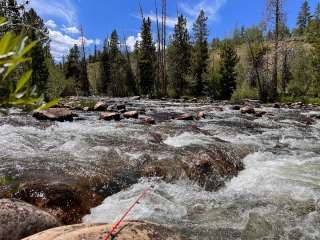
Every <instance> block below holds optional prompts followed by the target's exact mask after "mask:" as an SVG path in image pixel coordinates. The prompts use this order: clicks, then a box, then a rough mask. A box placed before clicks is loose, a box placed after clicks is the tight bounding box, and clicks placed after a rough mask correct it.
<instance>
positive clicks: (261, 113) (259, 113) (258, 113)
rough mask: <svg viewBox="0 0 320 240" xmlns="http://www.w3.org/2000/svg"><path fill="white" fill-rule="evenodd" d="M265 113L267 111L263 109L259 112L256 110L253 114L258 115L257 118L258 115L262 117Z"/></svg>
mask: <svg viewBox="0 0 320 240" xmlns="http://www.w3.org/2000/svg"><path fill="white" fill-rule="evenodd" d="M266 114H267V112H265V111H260V112H256V113H255V116H256V117H258V118H260V117H263V116H264V115H266Z"/></svg>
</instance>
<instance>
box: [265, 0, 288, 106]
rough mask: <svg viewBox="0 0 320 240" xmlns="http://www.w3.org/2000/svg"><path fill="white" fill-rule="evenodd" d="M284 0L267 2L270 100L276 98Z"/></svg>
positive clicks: (269, 0) (268, 0)
mask: <svg viewBox="0 0 320 240" xmlns="http://www.w3.org/2000/svg"><path fill="white" fill-rule="evenodd" d="M283 4H284V0H267V17H268V22H269V23H270V25H271V26H272V28H273V32H274V33H273V41H274V53H273V67H272V75H271V96H270V98H271V99H272V100H275V99H276V98H277V97H278V64H279V42H280V40H281V39H280V27H281V24H282V23H283V22H284V10H283Z"/></svg>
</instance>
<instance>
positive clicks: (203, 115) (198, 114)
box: [197, 111, 206, 119]
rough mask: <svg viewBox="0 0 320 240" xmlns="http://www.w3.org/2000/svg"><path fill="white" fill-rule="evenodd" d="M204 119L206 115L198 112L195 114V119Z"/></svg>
mask: <svg viewBox="0 0 320 240" xmlns="http://www.w3.org/2000/svg"><path fill="white" fill-rule="evenodd" d="M205 117H206V114H205V112H202V111H201V112H198V113H197V119H202V118H205Z"/></svg>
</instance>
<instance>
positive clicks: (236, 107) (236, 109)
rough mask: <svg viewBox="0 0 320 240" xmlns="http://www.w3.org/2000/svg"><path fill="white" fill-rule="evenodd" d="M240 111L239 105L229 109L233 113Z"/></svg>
mask: <svg viewBox="0 0 320 240" xmlns="http://www.w3.org/2000/svg"><path fill="white" fill-rule="evenodd" d="M240 109H241V107H240V106H239V105H234V106H231V107H230V110H235V111H239V110H240Z"/></svg>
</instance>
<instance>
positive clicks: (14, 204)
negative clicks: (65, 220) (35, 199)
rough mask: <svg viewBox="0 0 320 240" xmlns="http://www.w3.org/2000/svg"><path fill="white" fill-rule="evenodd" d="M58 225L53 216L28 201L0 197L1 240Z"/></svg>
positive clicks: (14, 239)
mask: <svg viewBox="0 0 320 240" xmlns="http://www.w3.org/2000/svg"><path fill="white" fill-rule="evenodd" d="M58 226H60V223H59V222H58V221H57V220H56V219H55V218H54V217H53V216H51V215H50V214H49V213H46V212H44V211H42V210H40V209H38V208H36V207H34V206H32V205H30V204H28V203H25V202H22V201H19V200H16V199H0V239H1V240H20V239H21V238H24V237H27V236H30V235H32V234H35V233H38V232H41V231H44V230H47V229H50V228H54V227H58Z"/></svg>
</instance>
